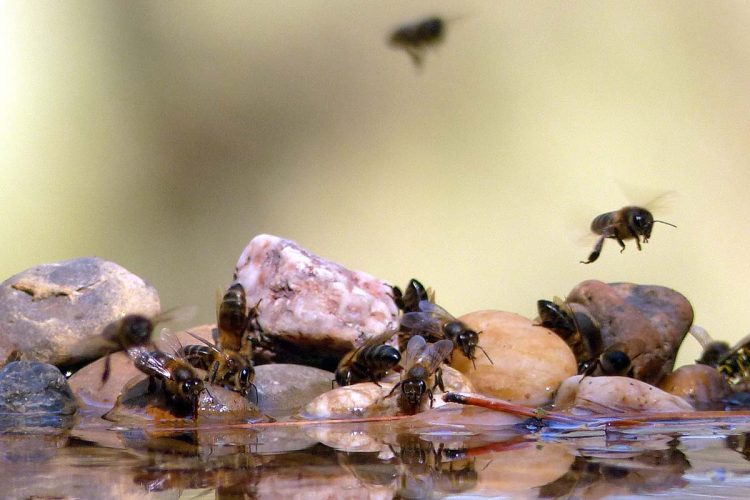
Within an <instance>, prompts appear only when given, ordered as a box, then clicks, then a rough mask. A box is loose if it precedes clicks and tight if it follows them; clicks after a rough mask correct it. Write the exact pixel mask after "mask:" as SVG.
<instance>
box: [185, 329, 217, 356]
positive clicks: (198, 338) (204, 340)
mask: <svg viewBox="0 0 750 500" xmlns="http://www.w3.org/2000/svg"><path fill="white" fill-rule="evenodd" d="M185 333H187V334H188V335H190V336H191V337H193V338H194V339H196V340H197V341H198V342H201V343H203V344H206V345H207V346H208V347H209V349H211V350H212V351H216V352H217V353H219V354H221V355H224V353H223V352H221V351H220V350H219V349H218V348H217V347H216V346H215V345H214V344H213V343H211V342H209V341H208V340H206V339H204V338H203V337H199V336H198V335H196V334H194V333H193V332H191V331H190V330H185Z"/></svg>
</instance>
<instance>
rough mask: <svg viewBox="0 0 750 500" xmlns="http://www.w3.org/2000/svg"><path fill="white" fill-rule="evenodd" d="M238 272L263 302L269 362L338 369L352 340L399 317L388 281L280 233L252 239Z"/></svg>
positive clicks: (251, 297) (252, 297) (251, 298)
mask: <svg viewBox="0 0 750 500" xmlns="http://www.w3.org/2000/svg"><path fill="white" fill-rule="evenodd" d="M235 276H236V280H237V281H238V282H239V283H241V284H242V285H243V286H244V287H245V291H246V293H247V302H248V304H258V314H259V316H258V321H259V323H260V325H261V327H262V329H263V332H264V336H263V347H264V349H265V350H266V351H268V352H270V356H269V361H274V362H289V363H297V364H311V365H313V366H318V367H321V368H325V369H329V370H333V369H335V367H336V363H337V362H338V359H339V358H340V357H341V356H343V355H344V354H345V353H346V352H347V351H349V350H351V349H353V348H354V346H356V345H361V343H362V342H363V341H364V340H365V339H366V338H369V337H372V336H375V335H378V334H380V333H383V332H384V331H386V330H387V329H394V328H395V327H396V326H397V324H398V321H397V313H398V311H397V308H396V304H395V302H394V301H393V297H392V296H391V294H392V289H391V287H390V286H389V285H387V284H386V283H385V282H383V281H381V280H379V279H377V278H374V277H373V276H370V275H369V274H366V273H363V272H360V271H352V270H349V269H346V268H344V267H342V266H340V265H339V264H336V263H334V262H330V261H328V260H325V259H323V258H321V257H318V256H316V255H314V254H312V253H311V252H310V251H308V250H306V249H304V248H302V247H301V246H299V245H298V244H297V243H295V242H293V241H290V240H286V239H283V238H279V237H277V236H271V235H267V234H262V235H259V236H256V237H255V238H253V239H252V241H251V242H250V243H249V244H248V245H247V247H246V248H245V250H244V251H243V252H242V255H240V258H239V260H238V262H237V267H236V272H235ZM300 353H304V355H300ZM305 358H307V359H305Z"/></svg>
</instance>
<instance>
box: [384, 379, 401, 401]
mask: <svg viewBox="0 0 750 500" xmlns="http://www.w3.org/2000/svg"><path fill="white" fill-rule="evenodd" d="M400 385H401V382H399V383H398V384H396V385H394V386H393V389H391V392H389V393H388V395H387V396H386V398H390V397H391V396H393V393H394V392H396V389H397V388H398V387H399V386H400Z"/></svg>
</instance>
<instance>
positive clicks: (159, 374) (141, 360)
mask: <svg viewBox="0 0 750 500" xmlns="http://www.w3.org/2000/svg"><path fill="white" fill-rule="evenodd" d="M161 341H162V342H163V343H164V344H166V345H168V346H169V348H168V350H169V351H171V352H167V351H162V350H159V349H150V348H148V347H145V346H138V347H135V348H133V349H131V350H129V351H128V355H129V356H130V357H131V359H132V360H133V364H134V365H135V367H136V368H138V369H139V370H140V371H142V372H143V373H145V374H146V375H148V376H149V392H153V391H155V390H156V384H157V380H158V381H161V385H162V389H163V390H164V393H165V395H166V396H167V400H168V401H169V402H170V403H172V404H174V405H175V406H177V407H188V408H191V409H192V415H193V418H196V417H197V416H198V404H199V398H200V395H201V393H202V392H203V391H206V390H207V389H206V386H205V385H204V383H203V380H201V378H200V376H199V375H198V372H196V371H195V368H193V366H192V365H191V364H190V363H188V361H187V360H186V359H185V358H184V357H183V356H182V354H181V353H182V346H180V345H179V340H177V337H175V336H174V335H173V334H172V333H171V332H169V330H167V329H166V328H165V329H163V330H162V331H161Z"/></svg>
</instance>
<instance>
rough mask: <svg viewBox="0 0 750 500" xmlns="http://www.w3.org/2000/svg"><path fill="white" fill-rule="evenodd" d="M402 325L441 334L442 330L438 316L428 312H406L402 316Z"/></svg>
mask: <svg viewBox="0 0 750 500" xmlns="http://www.w3.org/2000/svg"><path fill="white" fill-rule="evenodd" d="M401 326H405V327H408V328H411V329H413V330H418V331H423V332H429V333H434V334H440V333H441V331H442V327H441V325H440V322H439V321H438V320H437V318H435V317H434V316H433V315H432V314H430V313H427V312H410V313H406V314H404V315H403V316H401Z"/></svg>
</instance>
